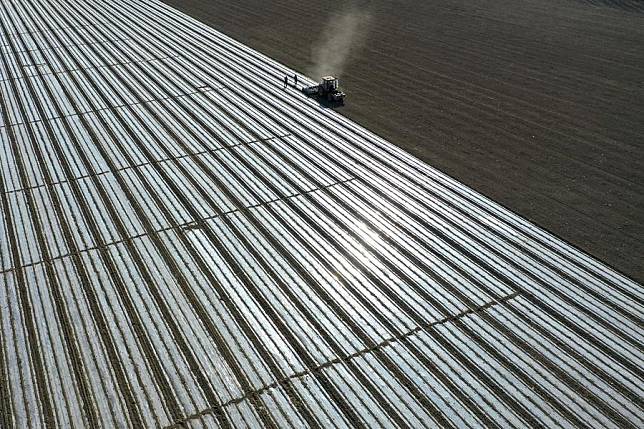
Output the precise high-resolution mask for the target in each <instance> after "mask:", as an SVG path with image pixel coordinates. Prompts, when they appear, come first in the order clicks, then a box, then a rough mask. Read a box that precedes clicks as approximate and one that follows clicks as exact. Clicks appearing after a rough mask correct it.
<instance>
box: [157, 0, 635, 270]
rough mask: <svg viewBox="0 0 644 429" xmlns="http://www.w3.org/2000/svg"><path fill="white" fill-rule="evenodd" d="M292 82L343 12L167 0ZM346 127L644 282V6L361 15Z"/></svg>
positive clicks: (460, 7) (459, 4)
mask: <svg viewBox="0 0 644 429" xmlns="http://www.w3.org/2000/svg"><path fill="white" fill-rule="evenodd" d="M164 1H165V2H166V3H168V4H170V5H172V6H174V7H177V8H179V9H181V10H183V11H185V12H186V13H188V14H190V15H192V16H194V17H196V18H198V19H200V20H201V21H203V22H205V23H207V24H209V25H211V26H213V27H214V28H216V29H218V30H220V31H222V32H224V33H226V34H228V35H229V36H231V37H234V38H236V39H238V40H240V41H241V42H243V43H245V44H247V45H249V46H252V47H253V48H255V49H257V50H259V51H261V52H263V53H265V54H267V55H269V56H271V57H273V58H275V59H277V60H279V61H281V62H283V63H284V64H287V65H289V66H291V67H293V68H295V69H297V70H301V71H302V72H303V73H304V72H306V71H307V70H308V69H310V66H311V47H312V46H313V45H314V44H315V42H316V41H317V39H318V37H319V35H320V33H321V32H322V30H323V28H325V26H326V24H327V20H328V18H329V16H330V15H331V14H332V13H333V12H334V11H335V10H336V9H341V8H342V7H345V6H343V5H346V3H347V2H346V1H337V0H329V1H313V0H281V1H273V0H236V1H229V0H164ZM360 7H364V8H368V9H369V10H370V11H371V14H372V15H373V21H372V24H373V25H372V29H371V32H370V33H369V36H368V39H367V42H366V45H365V47H364V48H363V49H362V50H361V51H360V52H358V53H356V54H355V55H353V56H352V57H351V58H350V60H349V62H348V64H347V67H346V68H345V70H344V71H343V73H342V76H341V77H342V83H343V87H344V89H345V90H346V92H347V93H348V97H349V98H348V99H347V105H346V106H345V107H344V108H342V112H343V114H345V115H346V116H348V117H350V118H352V119H353V120H355V121H356V122H358V123H360V124H362V125H363V126H365V127H367V128H369V129H371V130H372V131H374V132H376V133H377V134H380V135H382V136H383V137H385V138H386V139H388V140H390V141H391V142H392V143H394V144H396V145H398V146H400V147H401V148H404V149H405V150H407V151H409V152H410V153H412V154H414V155H415V156H417V157H419V158H421V159H423V160H424V161H426V162H427V163H429V164H431V165H433V166H434V167H437V168H439V169H441V170H443V171H445V172H446V173H448V174H450V175H452V176H453V177H456V178H458V179H459V180H460V181H462V182H464V183H466V184H468V185H470V186H472V187H473V188H475V189H476V190H478V191H480V192H482V193H483V194H485V195H487V196H489V197H491V198H493V199H494V200H496V201H498V202H500V203H501V204H504V205H505V206H507V207H509V208H510V209H512V210H514V211H516V212H518V213H520V214H521V215H523V216H525V217H526V218H528V219H530V220H532V221H534V222H536V223H537V224H538V225H540V226H542V227H544V228H546V229H548V230H549V231H551V232H553V233H555V234H557V235H559V236H561V237H562V238H564V239H565V240H567V241H569V242H570V243H572V244H574V245H576V246H578V247H580V248H582V249H583V250H585V251H587V252H588V253H590V254H592V255H594V256H596V257H597V258H599V259H601V260H603V261H605V262H607V263H608V264H610V265H611V266H613V267H615V268H616V269H618V270H620V271H622V272H624V273H625V274H627V275H629V276H631V277H633V278H635V279H636V280H639V281H640V282H641V281H644V262H643V259H644V258H643V255H644V239H643V238H644V150H643V148H642V146H643V145H644V3H638V2H636V1H632V0H613V1H611V0H481V1H476V2H472V1H467V0H443V1H435V0H426V1H415V0H407V1H401V0H398V1H391V0H375V1H370V2H363V5H362V6H360Z"/></svg>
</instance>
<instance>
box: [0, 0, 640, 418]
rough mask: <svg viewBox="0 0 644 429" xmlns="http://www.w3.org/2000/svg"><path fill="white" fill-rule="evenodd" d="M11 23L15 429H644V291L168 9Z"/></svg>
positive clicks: (3, 35) (1, 124)
mask: <svg viewBox="0 0 644 429" xmlns="http://www.w3.org/2000/svg"><path fill="white" fill-rule="evenodd" d="M258 13H261V12H258ZM0 26H1V27H0V50H1V55H0V96H1V98H0V112H1V116H0V141H1V144H2V146H1V151H0V196H1V198H0V325H1V329H0V427H1V428H13V427H16V428H23V427H31V428H39V427H75V428H90V427H106V428H113V427H136V428H139V427H218V426H222V427H264V426H266V427H291V426H295V427H412V428H418V427H435V426H440V427H458V428H461V427H493V428H507V427H526V426H531V427H537V426H539V427H541V426H547V427H614V428H636V427H644V403H643V400H642V398H643V395H642V393H643V388H642V386H643V383H644V374H643V371H644V365H643V364H642V363H643V362H642V359H643V358H642V356H643V347H642V345H643V344H642V341H643V338H644V334H643V332H642V319H643V315H644V302H643V301H644V291H643V290H642V286H641V285H639V284H637V283H635V282H633V281H632V280H630V279H628V278H626V277H624V276H622V275H620V274H619V273H617V272H615V271H613V270H612V269H610V268H609V267H607V266H605V265H604V264H602V263H601V262H599V261H597V260H594V259H592V258H591V257H589V256H587V255H585V254H584V253H582V252H580V251H579V250H577V249H575V248H573V247H571V246H570V245H568V244H566V243H564V242H562V241H561V240H559V239H558V238H556V237H554V236H552V235H551V234H549V233H547V232H545V231H543V230H541V229H539V228H537V227H536V226H534V225H532V224H530V223H529V222H527V221H525V220H523V219H522V218H520V217H518V216H517V215H515V214H513V213H512V212H510V211H508V210H506V209H504V208H503V207H500V206H499V205H498V204H496V203H494V202H493V201H490V200H489V199H487V198H485V197H483V196H481V195H479V194H478V193H476V192H475V191H473V190H472V189H469V188H467V187H466V186H464V185H462V184H460V183H459V182H457V181H455V180H453V179H451V178H450V177H448V176H446V175H444V174H442V173H441V172H439V171H436V170H435V169H433V168H431V167H429V166H428V165H426V164H424V163H421V162H420V161H418V160H416V159H414V158H413V157H411V156H409V155H408V154H406V153H405V152H403V151H401V150H399V149H397V148H396V147H395V146H394V145H392V144H390V143H389V142H386V141H384V140H382V139H381V138H379V137H377V136H375V135H373V134H372V133H370V132H369V131H367V130H365V129H363V128H361V127H360V126H358V125H356V124H355V123H352V122H351V121H349V120H347V119H345V118H344V117H342V116H341V115H339V114H338V113H336V112H334V111H333V110H330V109H325V108H323V107H321V106H319V105H318V104H317V103H316V102H314V101H313V100H309V99H306V98H305V97H304V96H303V95H302V94H301V93H300V92H299V90H298V89H297V88H294V87H288V88H283V83H282V82H283V78H284V76H285V75H286V74H288V75H292V74H293V71H292V70H288V69H287V68H285V67H284V66H282V65H280V64H278V63H276V62H275V61H273V60H271V59H270V58H267V57H265V56H263V55H261V54H259V53H257V52H255V51H253V50H251V49H249V48H247V47H246V46H244V45H242V44H240V43H238V42H236V41H234V40H232V39H230V38H228V37H226V36H225V35H223V34H220V33H218V32H217V31H215V30H213V29H211V28H209V27H207V26H205V25H203V24H200V23H199V22H197V21H195V20H193V19H191V18H188V17H187V16H186V15H183V14H181V13H179V12H177V11H176V10H174V9H172V8H170V7H168V6H165V5H163V4H161V3H160V2H157V1H156V0H149V1H135V0H132V1H121V0H95V1H91V2H87V1H79V0H29V1H27V0H10V1H7V2H1V3H0ZM311 83H312V81H310V80H309V79H307V78H300V86H301V85H302V84H304V85H308V84H311ZM383 108H386V106H385V107H383Z"/></svg>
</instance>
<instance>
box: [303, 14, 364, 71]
mask: <svg viewBox="0 0 644 429" xmlns="http://www.w3.org/2000/svg"><path fill="white" fill-rule="evenodd" d="M372 21H373V15H372V14H371V12H370V11H369V10H368V9H367V8H365V7H359V6H356V5H349V6H347V7H345V8H344V9H343V10H341V11H339V12H337V13H334V14H332V15H331V17H330V19H329V22H328V23H327V25H326V27H325V29H324V31H323V33H322V34H321V36H320V39H319V40H318V42H317V43H315V44H314V45H313V48H312V50H311V59H312V62H313V66H312V67H311V68H310V69H309V75H310V76H311V77H313V78H315V79H317V78H319V77H322V76H325V75H329V74H332V75H335V76H340V75H342V71H343V70H344V66H345V65H346V63H347V60H348V59H349V58H350V56H351V55H353V54H355V53H356V52H359V51H360V49H361V48H362V47H363V46H364V42H365V40H366V38H367V34H368V33H369V29H370V28H371V24H372Z"/></svg>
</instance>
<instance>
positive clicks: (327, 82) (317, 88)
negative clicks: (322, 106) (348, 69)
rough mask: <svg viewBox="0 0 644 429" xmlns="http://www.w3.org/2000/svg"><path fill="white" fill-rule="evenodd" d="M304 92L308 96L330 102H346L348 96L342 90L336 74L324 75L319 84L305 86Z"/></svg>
mask: <svg viewBox="0 0 644 429" xmlns="http://www.w3.org/2000/svg"><path fill="white" fill-rule="evenodd" d="M302 92H303V93H304V94H306V95H307V96H308V97H314V98H317V99H318V100H320V101H322V102H326V103H330V104H344V98H345V97H346V96H347V95H346V94H345V93H344V92H342V91H340V89H339V87H338V78H337V77H334V76H324V77H323V78H322V81H321V82H320V84H319V85H314V86H307V87H304V88H302Z"/></svg>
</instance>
